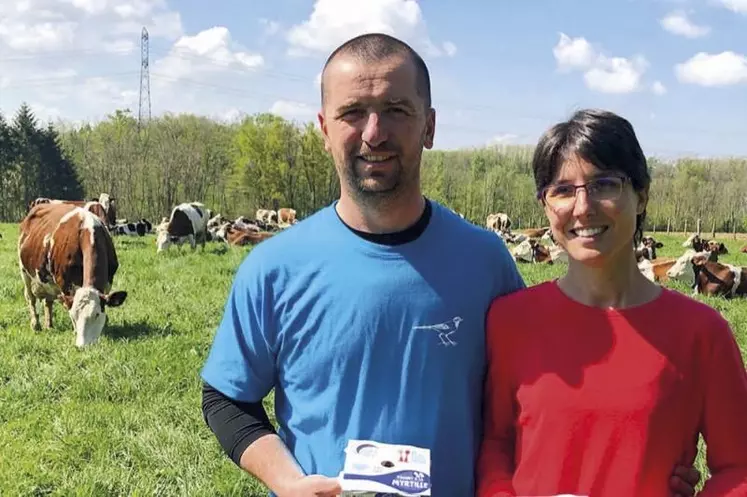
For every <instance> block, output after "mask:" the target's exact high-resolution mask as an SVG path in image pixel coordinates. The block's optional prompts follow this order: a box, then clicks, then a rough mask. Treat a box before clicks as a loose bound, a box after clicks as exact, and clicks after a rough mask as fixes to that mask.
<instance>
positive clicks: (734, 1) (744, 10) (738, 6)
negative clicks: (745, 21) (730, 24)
mask: <svg viewBox="0 0 747 497" xmlns="http://www.w3.org/2000/svg"><path fill="white" fill-rule="evenodd" d="M721 3H722V4H723V5H724V7H726V8H727V9H729V10H731V11H733V12H737V13H740V14H747V0H721Z"/></svg>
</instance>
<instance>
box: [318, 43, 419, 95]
mask: <svg viewBox="0 0 747 497" xmlns="http://www.w3.org/2000/svg"><path fill="white" fill-rule="evenodd" d="M340 55H352V56H353V57H356V58H358V59H360V60H362V61H364V62H370V61H376V60H381V59H385V58H387V57H391V56H393V55H404V56H407V57H408V58H409V59H410V61H411V62H412V63H413V64H414V65H415V71H416V81H417V82H416V84H417V91H418V95H420V96H421V97H422V98H423V100H425V108H426V109H430V107H431V77H430V74H429V73H428V67H427V66H426V65H425V61H424V60H423V58H422V57H421V56H420V55H419V54H418V53H417V52H416V51H415V50H413V48H412V47H411V46H410V45H408V44H407V43H405V42H403V41H402V40H398V39H397V38H395V37H393V36H390V35H387V34H383V33H366V34H363V35H360V36H356V37H355V38H352V39H350V40H348V41H346V42H345V43H343V44H342V45H340V46H339V47H337V48H336V49H335V51H334V52H332V54H331V55H330V56H329V57H328V58H327V62H325V63H324V68H323V69H322V78H321V90H322V106H324V73H325V72H326V71H327V67H328V66H329V65H330V64H331V63H332V61H333V60H334V59H336V58H337V57H338V56H340Z"/></svg>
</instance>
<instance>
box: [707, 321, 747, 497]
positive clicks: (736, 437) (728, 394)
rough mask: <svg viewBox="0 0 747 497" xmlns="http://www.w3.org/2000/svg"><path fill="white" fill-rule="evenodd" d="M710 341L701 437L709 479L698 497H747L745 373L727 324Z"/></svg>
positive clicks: (746, 386)
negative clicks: (709, 474) (704, 448)
mask: <svg viewBox="0 0 747 497" xmlns="http://www.w3.org/2000/svg"><path fill="white" fill-rule="evenodd" d="M709 339H710V346H709V347H704V350H703V353H704V354H705V357H704V358H703V359H704V360H703V362H702V364H704V366H705V367H704V369H703V371H702V372H701V374H702V375H704V379H705V396H704V405H703V414H702V417H701V433H703V438H704V439H705V442H706V456H707V463H708V469H709V471H710V473H711V478H710V479H709V480H708V481H707V482H706V484H705V486H704V487H703V491H702V492H701V493H700V494H698V495H699V496H700V497H716V496H718V497H741V496H745V495H747V371H745V366H744V361H743V360H742V356H741V354H740V352H739V347H738V346H737V343H736V341H735V339H734V335H733V334H732V331H731V328H730V327H729V324H728V323H727V322H726V321H724V322H723V323H722V324H721V325H720V326H719V327H718V328H717V329H715V330H713V332H712V333H710V334H709Z"/></svg>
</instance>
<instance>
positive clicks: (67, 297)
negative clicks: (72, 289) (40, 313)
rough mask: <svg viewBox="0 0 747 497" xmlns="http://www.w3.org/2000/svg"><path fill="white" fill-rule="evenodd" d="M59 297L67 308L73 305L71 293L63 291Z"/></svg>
mask: <svg viewBox="0 0 747 497" xmlns="http://www.w3.org/2000/svg"><path fill="white" fill-rule="evenodd" d="M57 299H58V300H59V301H60V302H62V305H64V306H65V308H66V309H70V308H71V307H72V306H73V298H72V297H71V296H70V295H65V294H64V293H62V294H60V295H59V297H57Z"/></svg>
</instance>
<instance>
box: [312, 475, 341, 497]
mask: <svg viewBox="0 0 747 497" xmlns="http://www.w3.org/2000/svg"><path fill="white" fill-rule="evenodd" d="M306 479H307V480H308V482H309V486H310V487H312V488H313V490H314V495H316V496H317V497H336V496H337V495H340V494H341V493H342V487H341V486H340V483H339V482H338V481H337V478H329V477H327V476H321V475H312V476H307V477H306Z"/></svg>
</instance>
